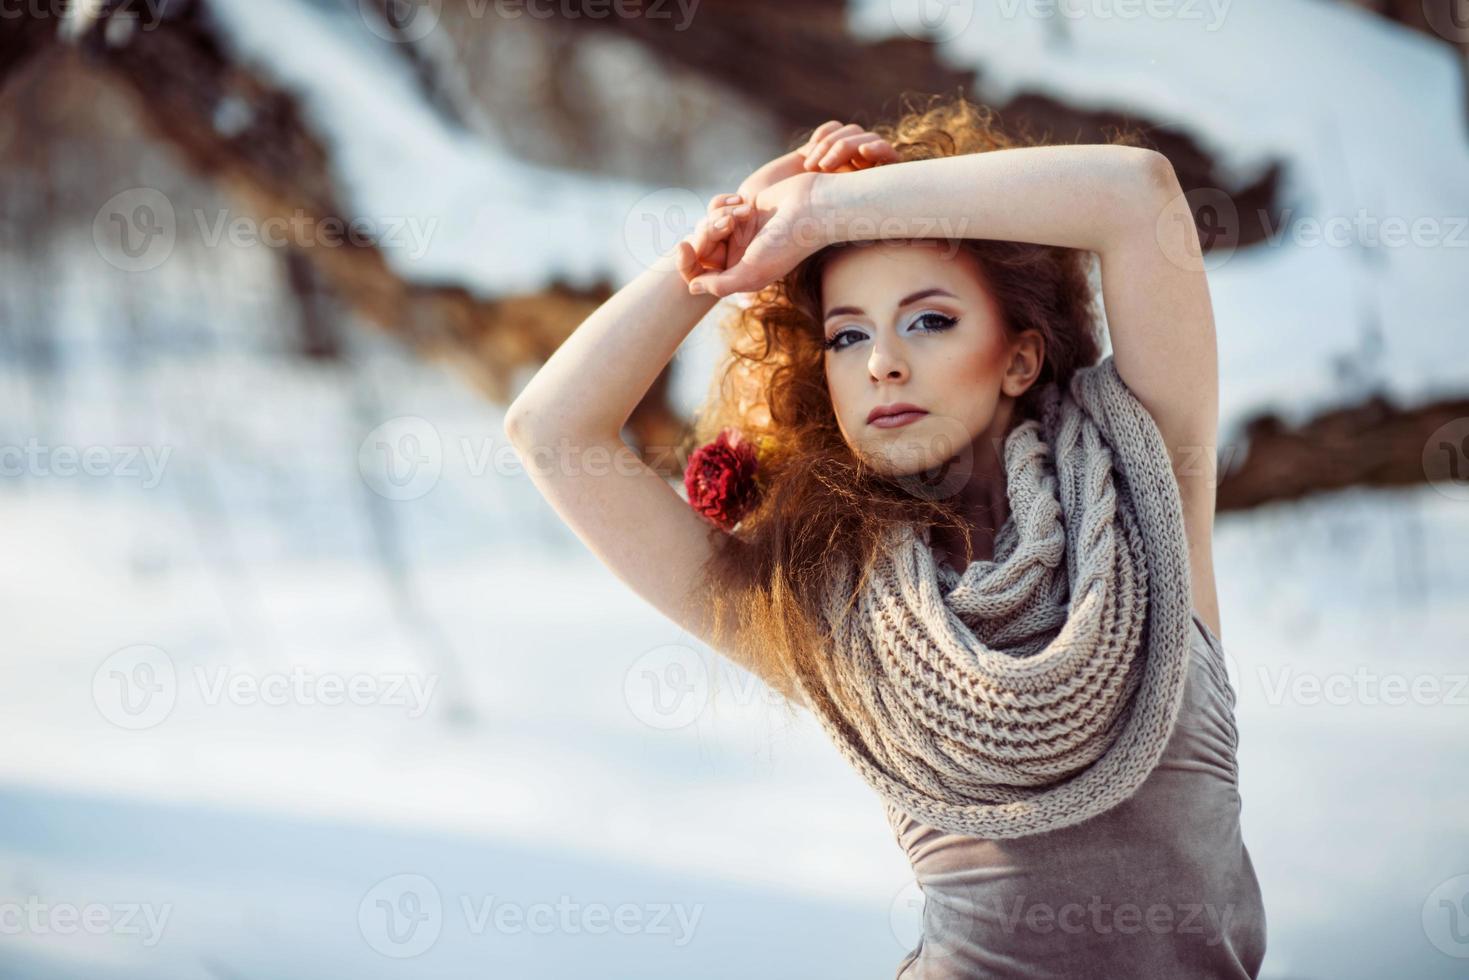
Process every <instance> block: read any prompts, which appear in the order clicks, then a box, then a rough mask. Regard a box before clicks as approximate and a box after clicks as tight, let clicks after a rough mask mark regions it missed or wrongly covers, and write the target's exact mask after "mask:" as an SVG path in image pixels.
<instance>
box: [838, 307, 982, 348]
mask: <svg viewBox="0 0 1469 980" xmlns="http://www.w3.org/2000/svg"><path fill="white" fill-rule="evenodd" d="M958 322H959V321H958V319H957V318H956V317H952V316H949V315H948V314H945V313H939V312H938V311H937V310H928V311H926V312H923V313H920V314H919V315H918V316H916V317H914V318H913V320H912V324H913V325H914V326H916V327H918V329H920V330H922V331H923V332H924V333H938V332H939V331H942V330H948V329H949V328H950V327H952V326H953V325H954V324H956V323H958ZM848 334H851V335H853V336H854V337H855V338H856V340H853V341H852V342H851V343H843V342H842V338H843V337H845V336H847V335H848ZM863 336H864V334H863V333H862V332H861V331H860V330H855V329H853V328H851V327H848V328H847V329H845V330H838V331H837V332H836V333H834V334H832V336H831V339H830V340H826V341H823V342H822V345H821V346H822V347H823V348H824V349H825V350H845V349H846V348H848V347H851V346H852V344H855V343H856V342H857V341H858V340H861V339H862V338H863Z"/></svg>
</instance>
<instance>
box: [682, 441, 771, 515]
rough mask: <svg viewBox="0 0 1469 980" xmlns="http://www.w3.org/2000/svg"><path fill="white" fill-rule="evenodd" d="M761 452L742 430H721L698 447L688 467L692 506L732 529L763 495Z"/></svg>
mask: <svg viewBox="0 0 1469 980" xmlns="http://www.w3.org/2000/svg"><path fill="white" fill-rule="evenodd" d="M759 464H760V454H759V452H758V450H757V448H756V446H755V444H754V443H752V442H751V441H750V440H749V439H746V438H745V437H744V435H743V434H742V433H741V432H740V430H739V429H737V428H733V427H726V428H724V429H722V430H720V433H719V435H718V436H717V437H716V438H715V440H714V441H713V442H708V443H705V444H704V445H702V446H700V447H699V448H698V449H696V450H694V453H693V455H692V456H690V457H689V465H688V467H687V468H686V469H685V470H684V474H683V484H684V489H685V490H687V491H688V495H689V506H691V507H693V508H694V510H696V511H698V512H699V513H700V514H703V515H704V517H705V518H707V519H708V520H709V521H711V522H713V523H714V524H715V525H717V526H718V527H720V528H721V529H723V530H725V531H729V530H732V529H733V528H734V526H735V525H736V524H738V523H739V522H740V518H742V517H744V516H745V515H746V514H747V513H749V512H750V509H751V508H752V507H754V505H755V503H756V501H757V500H759V497H760V484H759V481H758V479H757V475H758V473H759Z"/></svg>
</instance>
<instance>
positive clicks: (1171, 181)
mask: <svg viewBox="0 0 1469 980" xmlns="http://www.w3.org/2000/svg"><path fill="white" fill-rule="evenodd" d="M1138 170H1139V173H1140V175H1141V177H1142V180H1141V184H1142V190H1143V193H1144V194H1145V196H1146V199H1147V200H1148V201H1150V202H1152V201H1158V200H1163V201H1170V200H1172V199H1173V198H1175V197H1177V196H1178V195H1179V194H1182V193H1183V187H1182V185H1180V184H1179V182H1178V174H1177V172H1176V171H1174V169H1173V163H1172V161H1170V160H1169V159H1168V158H1167V157H1166V156H1164V155H1163V154H1161V153H1159V152H1158V151H1157V150H1143V151H1141V153H1139V155H1138Z"/></svg>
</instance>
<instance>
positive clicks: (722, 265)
mask: <svg viewBox="0 0 1469 980" xmlns="http://www.w3.org/2000/svg"><path fill="white" fill-rule="evenodd" d="M753 210H754V199H753V198H741V197H740V195H738V194H716V195H714V197H712V198H711V199H710V200H709V207H708V210H707V211H706V212H705V214H704V217H703V218H701V219H700V220H699V224H698V225H697V226H696V227H695V228H694V230H693V231H692V232H691V233H689V235H688V236H687V237H686V238H684V240H683V241H681V242H679V243H678V272H679V275H681V276H683V280H684V282H685V283H688V282H691V281H692V280H693V279H694V277H696V276H698V275H701V274H703V273H706V272H723V271H724V270H725V269H726V268H728V266H729V261H730V258H731V255H733V257H734V258H735V259H738V258H739V253H738V252H735V253H731V251H730V246H731V244H732V243H733V244H738V245H740V246H743V245H744V244H745V243H747V242H748V240H749V235H750V230H749V227H748V225H749V217H750V215H751V212H752V211H753ZM736 232H740V234H739V235H737V234H736Z"/></svg>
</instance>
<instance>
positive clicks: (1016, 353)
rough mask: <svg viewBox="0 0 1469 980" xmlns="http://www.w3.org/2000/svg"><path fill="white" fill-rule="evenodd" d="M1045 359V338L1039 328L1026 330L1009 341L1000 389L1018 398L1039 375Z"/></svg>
mask: <svg viewBox="0 0 1469 980" xmlns="http://www.w3.org/2000/svg"><path fill="white" fill-rule="evenodd" d="M1045 361H1046V338H1045V337H1044V336H1043V335H1042V334H1041V332H1040V331H1039V330H1034V329H1032V330H1026V331H1024V332H1023V333H1021V334H1020V336H1018V337H1016V338H1015V339H1014V340H1012V341H1011V342H1010V360H1009V362H1008V363H1007V364H1006V366H1005V377H1004V379H1003V381H1002V382H1001V386H1000V387H1001V390H1002V391H1003V392H1004V393H1005V394H1006V395H1009V396H1010V397H1011V398H1019V397H1020V396H1021V395H1023V394H1025V393H1026V392H1027V391H1028V390H1030V386H1031V385H1033V384H1035V381H1036V378H1039V377H1040V374H1041V368H1042V367H1044V366H1045Z"/></svg>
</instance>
